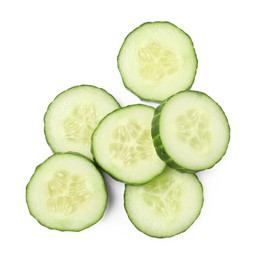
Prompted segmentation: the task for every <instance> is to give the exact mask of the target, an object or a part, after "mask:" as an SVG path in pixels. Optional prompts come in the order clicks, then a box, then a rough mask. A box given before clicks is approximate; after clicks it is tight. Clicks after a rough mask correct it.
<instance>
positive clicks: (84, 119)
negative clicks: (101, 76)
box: [44, 85, 119, 159]
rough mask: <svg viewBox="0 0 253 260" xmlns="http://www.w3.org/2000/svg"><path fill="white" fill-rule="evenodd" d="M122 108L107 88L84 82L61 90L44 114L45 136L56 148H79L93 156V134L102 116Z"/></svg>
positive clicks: (86, 154)
mask: <svg viewBox="0 0 253 260" xmlns="http://www.w3.org/2000/svg"><path fill="white" fill-rule="evenodd" d="M117 108H119V104H118V102H117V101H116V100H115V99H114V97H113V96H111V95H110V94H109V93H108V92H106V91H105V90H104V89H101V88H97V87H95V86H89V85H81V86H76V87H72V88H70V89H68V90H66V91H64V92H62V93H60V94H59V95H58V96H57V97H56V98H55V99H54V100H53V102H52V103H51V104H50V105H49V106H48V109H47V112H46V114H45V117H44V131H45V136H46V140H47V142H48V144H49V146H50V147H51V149H52V150H53V152H56V153H59V152H69V151H71V152H78V153H80V154H82V155H85V156H87V157H88V158H90V159H92V155H91V152H90V148H91V135H92V133H93V131H94V129H95V128H96V126H97V125H98V123H99V122H100V120H101V119H102V118H103V117H104V116H105V115H107V114H108V113H110V112H112V111H113V110H115V109H117Z"/></svg>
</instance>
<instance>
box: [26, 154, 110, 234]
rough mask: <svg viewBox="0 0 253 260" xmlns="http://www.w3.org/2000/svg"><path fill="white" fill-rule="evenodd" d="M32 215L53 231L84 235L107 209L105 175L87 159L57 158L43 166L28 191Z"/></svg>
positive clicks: (32, 180) (30, 182)
mask: <svg viewBox="0 0 253 260" xmlns="http://www.w3.org/2000/svg"><path fill="white" fill-rule="evenodd" d="M26 201H27V205H28V208H29V211H30V214H31V215H32V216H33V217H34V218H35V219H37V221H38V222H39V223H40V224H42V225H43V226H46V227H48V228H50V229H56V230H60V231H80V230H83V229H86V228H88V227H90V226H91V225H93V224H95V223H96V222H98V221H99V220H100V219H101V218H102V216H103V214H104V211H105V209H106V204H107V191H106V187H105V183H104V180H103V177H102V174H101V173H100V172H99V171H98V170H97V168H96V167H95V166H94V164H93V163H92V162H91V161H90V160H89V159H87V158H85V157H83V156H81V155H79V154H72V153H62V154H54V155H52V156H51V157H49V158H48V159H47V160H46V161H44V162H43V163H42V164H40V165H39V166H38V167H37V168H36V170H35V172H34V174H33V176H32V177H31V179H30V181H29V183H28V185H27V188H26Z"/></svg>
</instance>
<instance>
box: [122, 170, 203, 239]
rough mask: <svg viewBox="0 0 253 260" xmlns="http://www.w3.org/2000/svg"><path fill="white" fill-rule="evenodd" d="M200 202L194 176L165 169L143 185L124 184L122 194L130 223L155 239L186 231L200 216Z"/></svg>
mask: <svg viewBox="0 0 253 260" xmlns="http://www.w3.org/2000/svg"><path fill="white" fill-rule="evenodd" d="M203 201H204V199H203V188H202V185H201V183H200V182H199V180H198V178H197V176H196V175H195V174H182V173H179V172H177V171H176V170H173V169H170V168H168V167H167V168H165V170H164V172H163V173H162V174H161V175H159V176H158V177H156V178H154V179H153V180H152V181H150V182H148V183H146V184H144V185H139V186H130V185H126V187H125V193H124V205H125V209H126V212H127V215H128V217H129V219H130V221H131V222H132V223H133V225H134V226H135V227H136V228H137V229H138V230H140V231H141V232H143V233H144V234H146V235H149V236H152V237H157V238H165V237H172V236H175V235H177V234H179V233H182V232H184V231H185V230H187V229H188V228H189V227H190V226H191V225H192V224H193V223H194V221H195V220H196V219H197V217H198V216H199V214H200V212H201V209H202V205H203Z"/></svg>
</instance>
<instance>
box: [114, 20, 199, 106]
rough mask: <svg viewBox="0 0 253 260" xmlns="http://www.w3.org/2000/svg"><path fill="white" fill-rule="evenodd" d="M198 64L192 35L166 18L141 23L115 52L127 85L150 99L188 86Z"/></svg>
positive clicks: (131, 89) (154, 99)
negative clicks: (159, 20) (161, 20)
mask: <svg viewBox="0 0 253 260" xmlns="http://www.w3.org/2000/svg"><path fill="white" fill-rule="evenodd" d="M197 65H198V61H197V57H196V53H195V50H194V46H193V43H192V40H191V38H190V37H189V35H187V34H186V33H185V32H184V31H182V30H181V29H180V28H178V27H176V26H175V25H173V24H171V23H169V22H153V23H144V24H142V25H141V26H140V27H138V28H136V29H135V30H133V31H132V32H131V33H129V34H128V36H127V37H126V39H125V41H124V43H123V45H122V47H121V49H120V51H119V55H118V68H119V71H120V74H121V77H122V80H123V83H124V85H125V86H126V88H128V89H129V90H130V91H132V92H133V93H135V94H136V95H137V96H139V97H140V98H142V99H145V100H152V101H162V100H164V99H166V98H168V97H169V96H171V95H173V94H175V93H177V92H179V91H182V90H187V89H189V88H190V87H191V85H192V84H193V81H194V78H195V74H196V71H197Z"/></svg>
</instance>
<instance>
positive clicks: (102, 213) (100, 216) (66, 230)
mask: <svg viewBox="0 0 253 260" xmlns="http://www.w3.org/2000/svg"><path fill="white" fill-rule="evenodd" d="M58 155H74V156H78V157H80V158H82V159H84V160H86V161H88V162H89V163H91V164H92V165H93V167H94V169H95V170H96V171H97V173H98V174H99V176H100V177H101V178H102V180H103V184H104V185H103V192H104V194H105V196H106V197H105V205H104V209H103V210H102V211H101V215H99V216H98V217H97V218H96V219H94V221H93V222H91V223H89V224H88V225H85V226H83V227H81V228H77V229H61V228H56V227H53V226H48V225H47V224H46V223H44V222H43V221H40V220H39V219H38V217H37V216H35V215H34V214H33V212H32V210H31V207H30V203H29V199H28V192H29V186H30V185H31V183H32V180H33V178H34V177H35V175H36V171H37V170H39V169H40V168H41V167H43V165H44V164H45V163H46V162H48V161H49V160H50V159H51V158H52V157H54V156H58ZM25 192H26V194H25V196H26V205H27V208H28V211H29V214H30V215H31V216H32V217H33V218H34V219H35V220H36V221H37V222H38V223H39V224H40V225H41V226H43V227H46V228H47V229H50V230H57V231H61V232H80V231H83V230H85V229H87V228H90V227H91V226H93V225H95V224H96V223H97V222H99V221H100V220H101V219H102V218H103V216H104V214H105V211H106V208H107V204H108V191H107V189H106V184H105V180H104V176H103V174H102V172H101V171H100V170H99V169H98V168H97V167H96V165H95V164H94V162H93V161H92V160H91V159H89V158H88V157H86V156H84V155H82V154H79V153H76V152H65V153H54V154H52V155H51V156H49V157H48V158H47V159H46V160H44V161H43V162H42V163H40V164H39V165H37V167H36V168H35V170H34V173H33V174H32V176H31V177H30V179H29V181H28V183H27V185H26V187H25Z"/></svg>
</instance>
